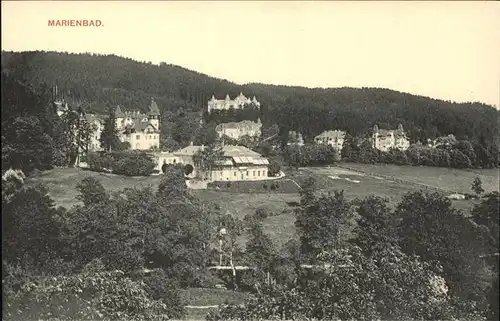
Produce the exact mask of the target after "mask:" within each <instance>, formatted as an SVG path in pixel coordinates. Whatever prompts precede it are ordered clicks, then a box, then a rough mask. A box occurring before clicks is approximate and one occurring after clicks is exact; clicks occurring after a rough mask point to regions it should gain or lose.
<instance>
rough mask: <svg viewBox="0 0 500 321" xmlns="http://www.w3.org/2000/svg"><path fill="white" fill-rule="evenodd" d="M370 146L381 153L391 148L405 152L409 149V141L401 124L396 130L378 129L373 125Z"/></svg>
mask: <svg viewBox="0 0 500 321" xmlns="http://www.w3.org/2000/svg"><path fill="white" fill-rule="evenodd" d="M372 146H373V148H375V149H378V150H380V151H383V152H387V151H389V150H390V149H392V148H395V149H399V150H407V149H408V148H409V147H410V140H409V139H408V137H407V136H406V133H405V132H404V130H403V125H401V124H400V125H399V126H398V129H396V130H387V129H379V128H378V126H377V125H375V126H374V127H373V135H372Z"/></svg>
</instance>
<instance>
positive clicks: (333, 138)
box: [314, 130, 346, 152]
mask: <svg viewBox="0 0 500 321" xmlns="http://www.w3.org/2000/svg"><path fill="white" fill-rule="evenodd" d="M345 135H346V132H345V131H341V130H327V131H324V132H322V133H321V134H319V135H318V136H316V137H314V142H315V143H316V144H327V145H330V146H332V147H333V148H335V150H336V151H337V152H340V151H342V147H343V146H344V140H345Z"/></svg>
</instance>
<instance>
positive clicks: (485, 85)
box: [1, 1, 500, 108]
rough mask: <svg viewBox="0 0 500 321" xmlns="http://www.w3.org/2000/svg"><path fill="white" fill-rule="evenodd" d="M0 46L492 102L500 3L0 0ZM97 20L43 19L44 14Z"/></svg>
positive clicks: (497, 77)
mask: <svg viewBox="0 0 500 321" xmlns="http://www.w3.org/2000/svg"><path fill="white" fill-rule="evenodd" d="M1 5H2V13H1V15H2V20H1V24H2V31H1V32H2V50H9V51H10V50H13V51H24V50H47V51H49V50H50V51H67V52H94V53H103V54H116V55H120V56H124V57H128V58H132V59H135V60H139V61H151V62H153V63H159V62H162V61H163V62H166V63H170V64H174V65H179V66H182V67H185V68H188V69H191V70H195V71H198V72H202V73H205V74H208V75H211V76H214V77H218V78H223V79H227V80H229V81H233V82H235V83H238V84H243V83H248V82H259V83H267V84H280V85H297V86H306V87H382V88H390V89H394V90H399V91H403V92H409V93H413V94H418V95H424V96H430V97H433V98H439V99H444V100H451V101H458V102H464V101H480V102H484V103H487V104H490V105H494V106H496V107H497V108H498V107H499V106H500V2H495V1H471V2H466V1H459V2H448V1H446V2H445V1H442V2H430V1H425V2H418V1H407V2H395V1H389V2H375V1H361V2H354V1H345V2H333V1H331V2H327V1H322V2H315V1H309V2H298V1H294V2H285V1H279V2H263V1H256V2H250V1H248V2H247V1H239V2H228V1H223V2H206V1H205V2H195V1H173V2H168V1H156V2H147V1H141V2H135V1H123V2H122V1H110V2H98V1H79V2H73V1H64V2H62V1H49V2H44V1H35V2H28V1H26V2H25V1H2V2H1ZM52 19H54V20H57V19H89V20H96V19H98V20H100V21H102V26H100V27H93V28H89V27H87V28H84V27H49V26H48V20H52Z"/></svg>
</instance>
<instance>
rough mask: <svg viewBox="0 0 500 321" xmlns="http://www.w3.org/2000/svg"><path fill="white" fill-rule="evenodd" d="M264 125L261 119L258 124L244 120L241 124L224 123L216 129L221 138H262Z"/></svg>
mask: <svg viewBox="0 0 500 321" xmlns="http://www.w3.org/2000/svg"><path fill="white" fill-rule="evenodd" d="M261 128H262V123H261V122H260V119H258V120H257V122H252V121H249V120H244V121H240V122H231V123H222V124H219V125H217V127H215V131H216V132H217V135H218V136H219V137H221V138H222V137H223V136H227V137H229V138H232V139H236V140H238V139H240V138H241V137H243V136H250V137H260V135H261V134H262V131H261Z"/></svg>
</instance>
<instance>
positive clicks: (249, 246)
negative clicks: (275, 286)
mask: <svg viewBox="0 0 500 321" xmlns="http://www.w3.org/2000/svg"><path fill="white" fill-rule="evenodd" d="M248 234H249V239H248V241H247V243H246V245H245V257H246V258H247V259H248V261H249V263H251V266H253V267H254V268H255V269H256V273H255V274H256V283H255V286H256V287H259V284H262V283H264V280H265V278H266V274H268V275H270V274H272V273H273V272H274V267H275V264H276V258H275V255H276V254H275V252H276V250H275V248H274V244H273V242H272V240H271V238H270V237H269V235H267V234H265V233H264V229H263V227H262V223H260V222H258V221H255V220H254V221H252V223H251V224H250V227H249V231H248ZM268 282H270V280H269V277H268Z"/></svg>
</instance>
